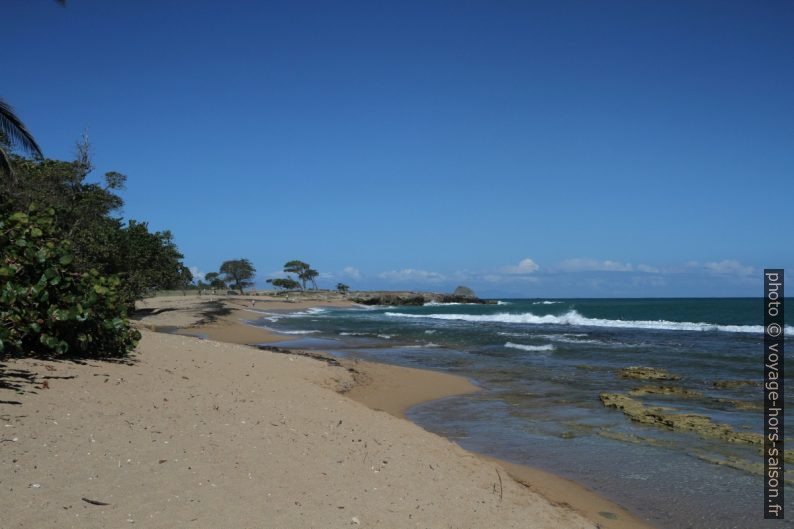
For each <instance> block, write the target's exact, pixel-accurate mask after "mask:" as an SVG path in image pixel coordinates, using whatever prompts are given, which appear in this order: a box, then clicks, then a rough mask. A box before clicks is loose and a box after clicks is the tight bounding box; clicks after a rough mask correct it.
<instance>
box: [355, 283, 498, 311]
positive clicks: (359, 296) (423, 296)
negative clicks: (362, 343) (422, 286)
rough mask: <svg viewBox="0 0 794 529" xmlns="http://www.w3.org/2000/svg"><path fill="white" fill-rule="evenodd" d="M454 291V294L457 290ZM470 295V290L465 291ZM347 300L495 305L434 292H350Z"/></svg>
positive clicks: (360, 301) (356, 301)
mask: <svg viewBox="0 0 794 529" xmlns="http://www.w3.org/2000/svg"><path fill="white" fill-rule="evenodd" d="M460 288H465V287H458V289H460ZM458 289H456V292H457V290H458ZM466 290H468V291H469V292H471V293H472V294H474V292H472V291H471V290H470V289H466ZM348 299H350V300H351V301H353V302H354V303H360V304H361V305H413V306H421V305H425V304H427V303H477V304H481V305H490V304H496V302H495V301H490V300H485V299H480V298H478V297H471V296H468V295H458V294H456V293H455V292H453V293H452V294H438V293H435V292H394V291H366V292H363V291H362V292H351V293H350V295H349V296H348Z"/></svg>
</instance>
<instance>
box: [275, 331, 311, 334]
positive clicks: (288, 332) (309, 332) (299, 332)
mask: <svg viewBox="0 0 794 529" xmlns="http://www.w3.org/2000/svg"><path fill="white" fill-rule="evenodd" d="M276 332H277V333H279V334H314V333H317V332H320V331H283V330H278V331H276Z"/></svg>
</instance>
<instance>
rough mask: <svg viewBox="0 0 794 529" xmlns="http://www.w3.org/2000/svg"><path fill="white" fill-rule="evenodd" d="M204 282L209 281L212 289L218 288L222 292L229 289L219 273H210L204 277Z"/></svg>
mask: <svg viewBox="0 0 794 529" xmlns="http://www.w3.org/2000/svg"><path fill="white" fill-rule="evenodd" d="M204 280H205V281H207V283H208V284H209V286H210V288H218V289H221V290H226V289H227V288H228V287H227V285H226V282H225V281H224V280H223V279H221V275H220V274H219V273H218V272H210V273H208V274H207V275H205V276H204Z"/></svg>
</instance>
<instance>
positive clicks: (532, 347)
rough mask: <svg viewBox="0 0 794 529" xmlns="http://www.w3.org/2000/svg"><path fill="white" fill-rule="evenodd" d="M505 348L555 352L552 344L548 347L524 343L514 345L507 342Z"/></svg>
mask: <svg viewBox="0 0 794 529" xmlns="http://www.w3.org/2000/svg"><path fill="white" fill-rule="evenodd" d="M505 347H509V348H511V349H521V350H522V351H553V350H554V346H553V345H551V344H547V345H524V344H522V343H513V342H507V343H506V344H505Z"/></svg>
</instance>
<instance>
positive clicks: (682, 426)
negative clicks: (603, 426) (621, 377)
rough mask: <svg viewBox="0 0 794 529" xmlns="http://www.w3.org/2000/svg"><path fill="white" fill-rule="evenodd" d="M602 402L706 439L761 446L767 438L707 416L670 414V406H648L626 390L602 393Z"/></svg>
mask: <svg viewBox="0 0 794 529" xmlns="http://www.w3.org/2000/svg"><path fill="white" fill-rule="evenodd" d="M600 398H601V402H602V403H603V404H604V406H606V407H608V408H617V409H619V410H621V411H622V412H623V413H624V414H625V415H626V416H627V417H629V418H630V419H631V420H632V421H636V422H639V423H643V424H649V425H652V426H657V427H660V428H668V429H670V430H679V431H689V432H694V433H696V434H697V435H699V436H700V437H703V438H705V439H721V440H723V441H726V442H729V443H744V444H753V445H761V444H763V441H764V438H763V436H762V435H761V434H757V433H752V432H736V431H734V430H733V429H732V428H731V427H730V426H728V425H727V424H721V423H717V422H714V421H712V420H711V419H710V418H709V417H706V416H705V415H698V414H694V413H670V412H669V409H666V408H661V407H649V406H645V405H644V404H643V403H641V402H640V401H638V400H636V399H633V398H631V397H629V396H627V395H624V394H622V393H602V394H601V395H600Z"/></svg>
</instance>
